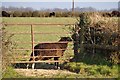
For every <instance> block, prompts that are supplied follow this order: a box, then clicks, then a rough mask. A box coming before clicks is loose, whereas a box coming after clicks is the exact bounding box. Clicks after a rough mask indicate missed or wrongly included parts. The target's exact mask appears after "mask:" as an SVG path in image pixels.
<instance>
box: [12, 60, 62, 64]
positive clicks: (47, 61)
mask: <svg viewBox="0 0 120 80" xmlns="http://www.w3.org/2000/svg"><path fill="white" fill-rule="evenodd" d="M41 62H45V63H55V62H64V61H61V60H54V61H53V60H46V61H11V63H12V64H17V63H41Z"/></svg>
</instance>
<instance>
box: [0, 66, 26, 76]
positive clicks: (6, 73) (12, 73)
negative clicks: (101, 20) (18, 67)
mask: <svg viewBox="0 0 120 80" xmlns="http://www.w3.org/2000/svg"><path fill="white" fill-rule="evenodd" d="M2 77H3V78H23V77H25V76H23V75H20V74H18V73H17V72H15V71H14V69H13V68H12V67H7V69H6V70H5V71H4V73H3V75H2Z"/></svg>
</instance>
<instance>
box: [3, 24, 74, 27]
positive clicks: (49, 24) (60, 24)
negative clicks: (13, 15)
mask: <svg viewBox="0 0 120 80" xmlns="http://www.w3.org/2000/svg"><path fill="white" fill-rule="evenodd" d="M1 24H2V25H75V24H74V23H67V24H66V23H1ZM56 27H57V26H56Z"/></svg>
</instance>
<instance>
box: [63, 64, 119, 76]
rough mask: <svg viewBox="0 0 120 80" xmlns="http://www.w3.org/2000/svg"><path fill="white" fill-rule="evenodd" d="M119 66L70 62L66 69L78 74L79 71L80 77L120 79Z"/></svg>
mask: <svg viewBox="0 0 120 80" xmlns="http://www.w3.org/2000/svg"><path fill="white" fill-rule="evenodd" d="M119 67H120V66H118V65H112V66H108V65H96V64H94V65H89V64H86V63H83V62H77V63H75V62H70V63H67V64H66V65H65V68H66V69H68V70H70V71H72V72H76V71H78V75H82V76H86V77H91V78H92V77H93V78H95V77H99V78H118V76H119V73H118V68H119Z"/></svg>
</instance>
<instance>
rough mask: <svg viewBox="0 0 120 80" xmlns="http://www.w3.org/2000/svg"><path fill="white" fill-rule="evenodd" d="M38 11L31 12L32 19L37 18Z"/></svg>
mask: <svg viewBox="0 0 120 80" xmlns="http://www.w3.org/2000/svg"><path fill="white" fill-rule="evenodd" d="M39 16H40V15H39V11H33V13H32V17H39Z"/></svg>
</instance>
